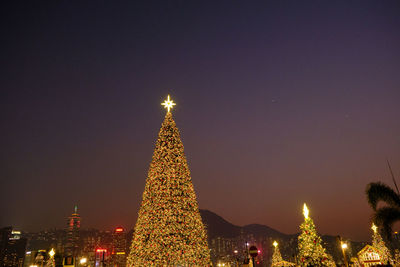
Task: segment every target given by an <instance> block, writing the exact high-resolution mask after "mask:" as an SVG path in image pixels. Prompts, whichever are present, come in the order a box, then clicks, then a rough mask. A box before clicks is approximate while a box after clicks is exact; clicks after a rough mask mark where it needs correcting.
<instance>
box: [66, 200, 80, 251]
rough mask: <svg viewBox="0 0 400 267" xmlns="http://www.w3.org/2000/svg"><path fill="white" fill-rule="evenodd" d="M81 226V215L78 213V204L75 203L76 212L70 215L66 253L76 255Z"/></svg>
mask: <svg viewBox="0 0 400 267" xmlns="http://www.w3.org/2000/svg"><path fill="white" fill-rule="evenodd" d="M80 227H81V217H80V216H79V214H78V206H76V205H75V208H74V213H72V215H71V216H69V217H68V225H67V242H66V245H65V255H66V256H73V257H76V256H77V255H78V249H79V229H80Z"/></svg>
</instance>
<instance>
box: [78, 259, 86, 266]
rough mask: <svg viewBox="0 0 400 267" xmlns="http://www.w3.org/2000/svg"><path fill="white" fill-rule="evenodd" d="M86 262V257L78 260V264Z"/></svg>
mask: <svg viewBox="0 0 400 267" xmlns="http://www.w3.org/2000/svg"><path fill="white" fill-rule="evenodd" d="M86 262H87V258H81V260H80V261H79V263H80V264H82V265H84V264H85V263H86Z"/></svg>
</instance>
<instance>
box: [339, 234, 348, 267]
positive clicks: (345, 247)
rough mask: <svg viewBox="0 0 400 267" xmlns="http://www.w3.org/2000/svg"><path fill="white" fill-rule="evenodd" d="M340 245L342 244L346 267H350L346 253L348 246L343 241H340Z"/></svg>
mask: <svg viewBox="0 0 400 267" xmlns="http://www.w3.org/2000/svg"><path fill="white" fill-rule="evenodd" d="M340 243H341V247H342V253H343V260H344V265H346V267H348V266H349V265H348V263H347V258H346V252H345V250H346V249H347V244H346V243H344V242H342V239H340Z"/></svg>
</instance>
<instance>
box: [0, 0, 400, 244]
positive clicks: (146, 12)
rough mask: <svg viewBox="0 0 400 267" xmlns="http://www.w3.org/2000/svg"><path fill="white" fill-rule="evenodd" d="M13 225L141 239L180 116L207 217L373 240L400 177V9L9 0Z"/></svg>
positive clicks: (353, 4) (0, 83)
mask: <svg viewBox="0 0 400 267" xmlns="http://www.w3.org/2000/svg"><path fill="white" fill-rule="evenodd" d="M0 10H1V11H0V18H1V19H0V20H1V25H2V26H1V28H2V31H1V32H2V40H3V41H2V42H1V50H0V55H1V65H0V66H1V73H2V74H1V75H0V88H1V90H0V101H1V103H0V108H1V114H2V116H1V128H2V129H1V133H2V134H1V137H2V138H1V139H0V140H1V141H0V142H1V143H0V145H1V153H0V157H1V173H0V175H1V184H0V188H1V191H2V193H1V197H0V203H1V206H0V212H1V216H0V227H1V226H5V225H14V226H16V227H18V228H20V229H22V230H29V231H32V230H39V229H44V228H49V227H64V225H65V224H66V220H65V217H67V216H68V215H69V214H70V213H71V212H72V210H73V206H74V205H75V204H77V205H78V207H79V212H80V214H81V215H82V218H83V220H82V227H84V228H86V227H98V228H104V229H111V228H112V227H115V226H118V225H122V226H124V227H133V225H134V223H135V221H136V217H137V212H138V208H139V205H140V202H141V196H142V192H143V189H144V183H145V179H146V175H147V169H148V167H149V164H150V160H151V156H152V153H153V149H154V144H155V141H156V138H157V134H158V131H159V128H160V125H161V122H162V120H163V117H164V114H165V111H164V109H163V108H162V106H161V105H160V103H161V102H162V100H163V99H164V98H165V97H166V95H167V94H170V95H171V97H172V98H173V99H174V100H175V102H176V103H177V106H176V108H174V110H173V114H174V118H175V121H176V123H177V125H178V127H179V129H180V131H181V135H182V139H183V143H184V146H185V153H186V156H187V158H188V162H189V167H190V170H191V173H192V179H193V183H194V186H195V190H196V192H197V197H198V201H199V205H200V208H203V209H209V210H211V211H214V212H216V213H217V214H219V215H221V216H222V217H224V218H225V219H227V220H228V221H230V222H232V223H234V224H237V225H244V224H250V223H260V224H266V225H268V226H270V227H273V228H275V229H277V230H280V231H282V232H285V233H294V232H297V231H298V229H299V228H298V227H299V224H300V223H301V222H302V213H301V209H302V205H303V203H304V202H306V203H307V204H308V205H309V207H310V210H311V212H310V216H311V217H312V218H313V219H314V221H315V223H316V226H317V229H318V230H319V231H320V232H321V233H323V234H333V235H337V234H340V235H342V236H345V237H349V238H353V239H355V240H369V239H370V234H371V231H370V229H369V227H370V221H369V219H370V216H371V215H372V210H371V209H370V208H369V206H368V205H367V201H366V197H365V193H364V191H365V187H366V185H367V184H368V183H369V182H372V181H383V182H385V183H387V184H389V185H390V186H392V181H391V177H390V173H389V170H388V168H387V165H386V158H387V159H389V160H390V162H391V164H392V168H393V171H394V174H395V176H396V177H397V178H398V181H399V182H400V119H399V117H400V116H399V115H400V104H399V102H400V101H399V100H400V49H399V48H400V30H399V29H400V16H399V15H398V14H399V13H400V3H399V2H398V1H359V2H357V1H330V2H327V1H306V2H304V1H301V2H299V1H277V2H272V1H252V2H246V1H196V2H193V1H189V2H187V1H151V2H145V1H140V2H139V1H126V2H118V3H116V1H95V2H91V3H82V2H81V1H75V2H72V1H48V2H46V3H44V2H36V1H26V3H12V5H11V2H10V1H6V2H4V3H2V4H1V8H0Z"/></svg>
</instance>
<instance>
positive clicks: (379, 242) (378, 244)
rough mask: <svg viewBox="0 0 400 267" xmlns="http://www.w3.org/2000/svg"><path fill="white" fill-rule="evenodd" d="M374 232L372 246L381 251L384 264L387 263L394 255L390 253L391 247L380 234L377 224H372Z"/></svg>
mask: <svg viewBox="0 0 400 267" xmlns="http://www.w3.org/2000/svg"><path fill="white" fill-rule="evenodd" d="M371 229H372V231H373V234H372V246H373V247H374V248H376V249H377V250H378V251H379V256H380V258H381V263H382V264H387V263H388V262H389V263H391V262H392V256H391V254H390V251H389V249H388V248H387V247H386V245H385V242H384V241H383V239H382V236H381V235H380V234H379V231H378V227H377V226H376V225H375V224H372V227H371Z"/></svg>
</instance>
